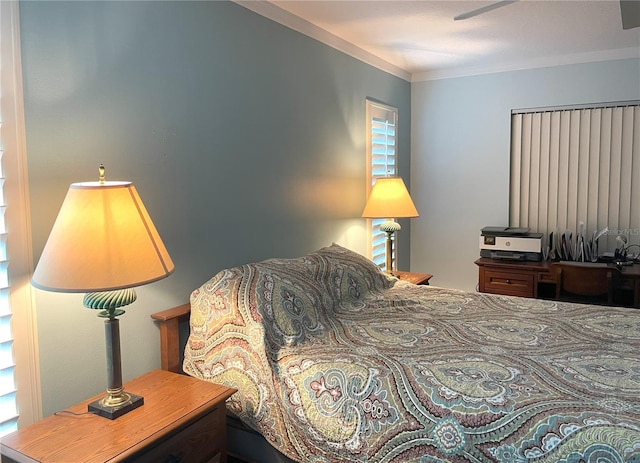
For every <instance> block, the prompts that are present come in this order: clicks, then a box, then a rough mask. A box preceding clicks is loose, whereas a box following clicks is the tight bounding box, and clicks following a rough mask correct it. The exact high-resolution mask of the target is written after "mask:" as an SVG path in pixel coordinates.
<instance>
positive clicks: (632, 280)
mask: <svg viewBox="0 0 640 463" xmlns="http://www.w3.org/2000/svg"><path fill="white" fill-rule="evenodd" d="M475 264H476V265H477V266H478V272H479V275H478V290H479V291H480V292H482V293H492V294H505V295H508V296H522V297H533V298H549V299H551V298H553V297H554V295H555V285H556V281H555V277H554V276H553V275H552V274H551V264H553V261H541V262H525V261H511V260H494V259H489V258H486V257H481V258H480V259H478V260H476V261H475ZM609 265H611V266H612V267H615V264H609ZM620 273H621V276H622V279H621V282H620V284H619V286H618V287H617V288H614V290H619V291H627V292H629V293H631V294H632V297H631V299H630V300H629V301H628V302H626V303H625V304H624V305H629V306H633V307H638V308H640V265H639V264H634V265H623V266H622V267H621V268H620Z"/></svg>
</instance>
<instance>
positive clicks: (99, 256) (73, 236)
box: [31, 165, 174, 419]
mask: <svg viewBox="0 0 640 463" xmlns="http://www.w3.org/2000/svg"><path fill="white" fill-rule="evenodd" d="M99 173H100V177H99V181H97V182H83V183H73V184H72V185H71V186H70V187H69V191H68V192H67V196H66V197H65V199H64V202H63V204H62V207H61V208H60V212H59V213H58V217H57V219H56V221H55V223H54V225H53V229H52V230H51V234H50V235H49V239H48V240H47V243H46V245H45V247H44V250H43V251H42V255H41V256H40V260H39V262H38V265H37V266H36V270H35V272H34V274H33V278H32V280H31V282H32V284H33V285H34V286H35V287H36V288H39V289H43V290H46V291H56V292H67V293H87V294H85V296H84V300H83V304H84V306H85V307H87V308H90V309H97V310H100V312H99V313H98V316H99V317H103V318H105V337H106V350H107V395H106V396H105V397H103V398H102V399H99V400H97V401H95V402H92V403H91V404H89V411H90V412H93V413H96V414H98V415H101V416H104V417H106V418H109V419H115V418H118V417H119V416H121V415H124V414H125V413H127V412H129V411H131V410H133V409H135V408H137V407H139V406H140V405H142V404H143V402H144V399H143V398H142V397H141V396H138V395H135V394H130V393H127V392H125V391H124V388H123V387H122V363H121V356H120V327H119V320H118V318H117V317H118V316H120V315H122V314H123V313H124V310H122V309H121V307H124V306H125V305H128V304H131V303H132V302H133V301H135V299H136V293H135V291H134V289H133V287H134V286H140V285H144V284H147V283H151V282H153V281H157V280H160V279H162V278H165V277H167V276H169V275H170V274H171V273H172V272H173V269H174V265H173V262H172V261H171V257H169V253H168V252H167V250H166V249H165V247H164V244H163V243H162V240H161V239H160V235H158V232H157V231H156V228H155V226H154V225H153V222H152V221H151V218H150V217H149V214H148V213H147V210H146V209H145V207H144V205H143V204H142V200H141V199H140V196H138V192H137V191H136V189H135V187H134V186H133V184H132V183H131V182H107V181H105V177H104V166H102V165H100V170H99Z"/></svg>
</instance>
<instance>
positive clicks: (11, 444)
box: [0, 370, 236, 463]
mask: <svg viewBox="0 0 640 463" xmlns="http://www.w3.org/2000/svg"><path fill="white" fill-rule="evenodd" d="M125 390H126V391H129V392H132V393H135V394H139V395H142V396H143V397H144V405H142V406H141V407H139V408H137V409H135V410H133V411H131V412H129V413H127V414H126V415H123V416H121V417H119V418H117V419H115V420H109V419H107V418H103V417H101V416H97V415H93V414H83V415H72V414H69V413H64V412H62V413H60V412H59V413H57V414H55V415H52V416H49V417H47V418H45V419H43V420H41V421H38V422H37V423H34V424H32V425H31V426H27V427H26V428H23V429H19V430H18V431H16V432H14V433H12V434H9V435H8V436H5V437H3V438H2V440H1V442H0V452H1V453H2V461H3V462H14V461H15V462H30V463H35V462H43V463H45V462H79V461H82V462H85V463H88V462H115V461H129V462H130V461H136V462H169V461H170V462H179V461H182V462H187V461H188V462H226V461H227V449H226V427H225V414H226V407H225V400H226V399H227V398H229V397H230V396H231V395H232V394H233V393H234V392H236V390H235V389H231V388H228V387H225V386H221V385H218V384H213V383H208V382H206V381H201V380H199V379H196V378H192V377H189V376H185V375H179V374H177V373H170V372H168V371H164V370H154V371H151V372H149V373H146V374H144V375H142V376H140V377H139V378H136V379H134V380H132V381H129V382H128V383H126V384H125ZM102 395H103V394H100V395H98V396H96V397H93V398H91V399H89V400H86V401H84V402H81V403H79V404H77V405H74V406H73V407H71V408H69V409H68V411H71V412H75V413H85V412H86V411H87V405H88V404H89V402H92V401H94V400H96V399H98V398H99V397H101V396H102Z"/></svg>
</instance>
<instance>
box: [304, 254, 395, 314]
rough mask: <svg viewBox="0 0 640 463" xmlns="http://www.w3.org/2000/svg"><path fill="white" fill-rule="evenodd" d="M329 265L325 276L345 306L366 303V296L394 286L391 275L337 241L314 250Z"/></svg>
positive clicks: (341, 304) (334, 293)
mask: <svg viewBox="0 0 640 463" xmlns="http://www.w3.org/2000/svg"><path fill="white" fill-rule="evenodd" d="M313 254H315V255H317V256H320V257H321V258H322V259H323V261H324V262H325V265H326V270H325V272H324V273H325V278H328V280H327V281H326V283H327V284H328V287H329V290H330V291H331V294H332V295H333V297H334V298H335V299H336V302H337V303H338V305H340V306H341V307H343V308H348V307H351V308H353V307H360V308H363V307H364V300H365V299H367V298H368V297H370V296H371V295H372V294H374V293H379V292H380V291H383V290H385V289H387V288H390V287H391V286H393V284H394V281H395V279H393V278H390V277H389V276H387V275H386V274H385V273H384V272H382V271H381V270H380V268H379V267H378V266H377V265H376V264H375V263H373V261H371V260H370V259H367V258H366V257H364V256H362V255H360V254H358V253H356V252H353V251H351V250H350V249H347V248H344V247H342V246H340V245H338V244H335V243H334V244H332V245H331V246H328V247H325V248H322V249H320V250H318V251H316V252H315V253H313Z"/></svg>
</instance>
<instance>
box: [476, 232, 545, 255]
mask: <svg viewBox="0 0 640 463" xmlns="http://www.w3.org/2000/svg"><path fill="white" fill-rule="evenodd" d="M480 257H488V258H490V259H503V260H522V261H540V260H542V233H531V232H530V231H529V228H521V227H484V228H483V229H482V230H481V231H480Z"/></svg>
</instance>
